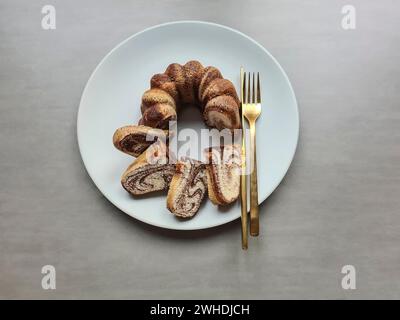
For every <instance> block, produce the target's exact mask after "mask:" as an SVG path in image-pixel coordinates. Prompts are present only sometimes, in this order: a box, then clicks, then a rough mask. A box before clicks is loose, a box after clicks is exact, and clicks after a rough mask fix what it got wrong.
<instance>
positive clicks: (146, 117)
mask: <svg viewBox="0 0 400 320" xmlns="http://www.w3.org/2000/svg"><path fill="white" fill-rule="evenodd" d="M150 86H151V89H149V90H147V91H146V92H145V93H144V94H143V97H142V105H141V112H142V118H141V119H140V121H139V124H142V125H146V126H149V127H153V128H158V129H167V128H168V122H169V121H171V120H176V119H177V107H178V106H182V105H187V104H192V105H197V106H199V107H200V108H201V110H202V113H203V118H204V121H205V123H206V124H207V125H208V126H210V127H215V128H217V129H218V130H222V129H225V128H227V129H238V128H240V127H241V125H240V117H239V107H240V102H239V99H238V96H237V93H236V90H235V87H234V85H233V84H232V82H230V81H229V80H227V79H224V78H223V77H222V74H221V72H220V71H219V70H218V69H217V68H215V67H211V66H210V67H206V68H204V67H203V66H202V65H201V63H200V62H198V61H189V62H187V63H186V64H185V65H183V66H182V65H180V64H178V63H173V64H170V65H169V66H168V67H167V69H166V70H165V72H164V73H161V74H156V75H154V76H153V77H152V78H151V81H150Z"/></svg>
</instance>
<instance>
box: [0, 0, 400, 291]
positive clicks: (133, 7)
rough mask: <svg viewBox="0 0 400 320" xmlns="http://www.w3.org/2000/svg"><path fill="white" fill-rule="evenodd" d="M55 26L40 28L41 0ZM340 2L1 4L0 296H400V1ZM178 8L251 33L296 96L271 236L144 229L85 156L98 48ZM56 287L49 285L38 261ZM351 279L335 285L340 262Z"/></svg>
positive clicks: (271, 206) (269, 208) (272, 201)
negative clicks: (53, 275)
mask: <svg viewBox="0 0 400 320" xmlns="http://www.w3.org/2000/svg"><path fill="white" fill-rule="evenodd" d="M48 3H51V4H53V5H55V7H56V10H57V30H55V31H44V30H42V29H41V25H40V21H41V17H42V15H41V13H40V11H41V7H42V6H43V5H45V4H48ZM347 3H348V2H347V1H339V0H338V1H332V0H313V1H311V0H307V1H306V0H304V1H294V0H293V1H289V0H284V1H282V0H279V1H216V0H213V1H189V0H185V1H176V0H175V1H173V0H169V1H148V0H146V1H122V0H119V1H115V0H113V1H111V0H109V1H94V0H93V1H55V0H52V1H28V0H25V1H15V0H12V1H11V0H2V1H1V2H0V71H1V72H0V154H1V159H0V297H1V298H40V299H41V298H51V299H56V298H68V299H70V298H141V299H146V298H172V299H175V298H305V299H309V298H332V299H349V298H400V277H399V273H400V250H399V245H400V215H399V208H400V177H399V173H400V161H399V160H400V148H399V139H400V106H399V102H400V86H399V85H400V80H399V78H400V77H399V71H400V64H399V58H400V54H399V51H400V41H399V40H400V39H399V34H400V33H399V29H400V19H399V12H400V4H399V3H398V1H395V0H393V1H390V0H384V1H372V0H370V1H365V0H363V1H361V0H351V1H349V3H351V4H353V5H355V6H356V8H357V29H356V30H353V31H344V30H343V29H342V28H341V25H340V21H341V18H342V15H341V7H342V5H344V4H347ZM182 19H196V20H206V21H212V22H217V23H221V24H225V25H228V26H230V27H233V28H236V29H238V30H241V31H242V32H244V33H247V34H248V35H250V36H251V37H253V38H254V39H256V40H257V41H259V42H260V43H261V44H263V45H264V46H265V47H266V48H267V49H268V50H269V51H270V52H271V53H272V54H273V55H274V56H275V57H276V58H277V59H278V61H279V62H280V63H281V64H282V66H283V67H284V69H285V70H286V71H287V74H288V75H289V78H290V79H291V81H292V84H293V87H294V90H295V92H296V95H297V99H298V102H299V109H300V118H301V134H300V141H299V147H298V150H297V153H296V156H295V159H294V162H293V164H292V166H291V168H290V170H289V172H288V174H287V176H286V178H285V180H284V181H283V182H282V184H281V185H280V187H279V188H278V189H277V190H276V191H275V192H274V194H273V195H272V196H271V197H270V198H269V199H268V200H267V201H266V202H265V203H264V204H263V206H262V210H261V211H262V215H261V224H262V234H261V236H260V237H259V238H258V239H251V241H250V249H249V250H248V252H243V251H242V250H241V249H240V224H239V221H235V222H233V223H230V224H228V225H226V226H223V227H219V228H215V229H212V230H206V231H198V232H172V231H168V230H161V229H158V228H154V227H151V226H147V225H145V224H143V223H141V222H138V221H136V220H134V219H132V218H130V217H128V216H127V215H125V214H124V213H122V212H120V211H119V210H118V209H116V208H115V207H113V206H112V205H111V204H110V203H109V202H108V201H107V200H106V199H105V198H104V197H103V196H102V195H101V194H100V192H99V191H98V190H97V189H96V187H95V186H94V184H93V183H92V182H91V180H90V178H89V177H88V175H87V173H86V171H85V169H84V167H83V164H82V162H81V159H80V155H79V151H78V145H77V141H76V116H77V110H78V105H79V100H80V96H81V93H82V90H83V87H84V85H85V83H86V81H87V79H88V77H89V75H90V74H91V72H92V71H93V69H94V68H95V66H96V65H97V63H98V62H99V61H100V60H101V58H102V57H103V56H104V55H105V54H106V53H107V52H108V51H109V50H110V49H112V48H113V47H114V46H115V45H116V44H118V43H119V42H120V41H122V40H124V39H125V38H127V37H128V36H130V35H132V34H133V33H135V32H137V31H140V30H142V29H143V28H146V27H149V26H151V25H154V24H158V23H162V22H167V21H172V20H182ZM45 264H52V265H54V266H55V267H56V269H57V289H56V290H54V291H44V290H42V288H41V285H40V283H41V277H42V275H41V273H40V271H41V267H42V266H43V265H45ZM345 264H352V265H354V266H355V267H356V268H357V290H353V291H344V290H343V289H341V286H340V281H341V277H342V275H341V273H340V270H341V267H342V266H343V265H345Z"/></svg>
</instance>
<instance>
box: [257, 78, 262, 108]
mask: <svg viewBox="0 0 400 320" xmlns="http://www.w3.org/2000/svg"><path fill="white" fill-rule="evenodd" d="M257 103H261V88H260V73H259V72H257Z"/></svg>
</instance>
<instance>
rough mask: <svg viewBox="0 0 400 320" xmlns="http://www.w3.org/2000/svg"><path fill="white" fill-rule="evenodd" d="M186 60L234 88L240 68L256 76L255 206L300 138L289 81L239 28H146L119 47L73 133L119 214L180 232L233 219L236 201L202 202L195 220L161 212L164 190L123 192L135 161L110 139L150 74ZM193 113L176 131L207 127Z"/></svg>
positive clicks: (133, 111) (94, 81) (99, 74)
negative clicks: (214, 69)
mask: <svg viewBox="0 0 400 320" xmlns="http://www.w3.org/2000/svg"><path fill="white" fill-rule="evenodd" d="M189 60H198V61H200V62H201V63H202V64H203V65H204V66H208V65H211V66H215V67H217V68H218V69H220V71H221V72H222V74H223V75H224V77H225V78H227V79H230V80H231V81H232V82H233V83H234V84H235V86H236V89H237V90H238V89H239V80H240V76H239V71H240V66H243V67H244V69H245V71H257V72H260V75H261V92H262V113H261V116H260V118H259V119H258V121H257V161H258V187H259V192H258V194H259V201H260V203H261V202H262V201H264V200H265V199H266V198H267V197H268V196H269V195H270V194H271V193H272V191H273V190H274V189H275V188H276V187H277V186H278V184H279V183H280V181H281V180H282V179H283V177H284V175H285V174H286V171H287V170H288V168H289V165H290V163H291V161H292V159H293V156H294V153H295V150H296V146H297V140H298V134H299V116H298V109H297V103H296V98H295V95H294V92H293V89H292V86H291V85H290V82H289V79H288V77H287V76H286V74H285V72H284V71H283V69H282V67H281V66H280V65H279V64H278V62H277V61H276V60H275V59H274V58H273V57H272V56H271V54H270V53H269V52H268V51H267V50H266V49H264V48H263V47H262V46H261V45H260V44H258V43H257V42H256V41H254V40H253V39H251V38H250V37H248V36H246V35H244V34H243V33H241V32H239V31H236V30H234V29H231V28H228V27H225V26H221V25H217V24H214V23H208V22H200V21H179V22H172V23H167V24H162V25H158V26H155V27H151V28H149V29H146V30H144V31H141V32H139V33H137V34H135V35H133V36H131V37H130V38H128V39H127V40H125V41H123V42H122V43H120V44H119V45H117V46H116V47H115V48H114V49H113V50H111V52H110V53H108V54H107V55H106V56H105V58H104V59H103V60H102V61H101V62H100V64H99V65H98V66H97V68H96V69H95V71H94V72H93V74H92V75H91V77H90V79H89V81H88V83H87V84H86V87H85V89H84V91H83V94H82V98H81V102H80V106H79V112H78V125H77V131H78V132H77V134H78V143H79V149H80V152H81V156H82V159H83V162H84V164H85V167H86V169H87V171H88V173H89V175H90V177H91V178H92V180H93V182H94V183H95V184H96V186H97V187H98V188H99V190H100V191H101V192H102V193H103V194H104V196H105V197H106V198H107V199H108V200H110V201H111V202H112V203H113V204H114V205H115V206H117V207H118V208H119V209H121V210H122V211H124V212H126V213H127V214H129V215H130V216H132V217H134V218H136V219H139V220H141V221H143V222H146V223H149V224H152V225H155V226H159V227H164V228H169V229H181V230H195V229H204V228H209V227H214V226H218V225H222V224H224V223H227V222H230V221H232V220H234V219H237V218H238V217H240V202H239V201H237V202H236V203H235V204H233V205H231V206H229V207H223V208H218V207H217V206H214V205H213V204H212V203H211V201H210V200H208V199H205V200H204V201H203V204H202V206H201V208H200V210H199V212H198V213H197V214H196V216H195V217H193V218H192V219H189V220H184V221H182V220H181V219H177V218H175V217H174V216H173V215H172V214H171V213H170V212H169V211H168V209H167V208H166V193H157V194H154V195H152V194H148V195H145V196H143V197H135V198H133V197H132V196H131V195H129V194H128V193H127V192H126V191H125V190H124V189H123V188H122V186H121V183H120V177H121V175H122V173H123V172H124V171H125V169H126V168H127V167H128V165H129V164H130V163H132V162H133V160H134V158H133V157H130V156H128V155H126V154H124V153H122V152H120V151H118V150H117V149H115V148H114V146H113V143H112V136H113V133H114V131H115V130H116V129H117V128H119V127H121V126H124V125H128V124H136V123H137V121H138V120H139V118H140V116H141V114H140V101H141V96H142V94H143V92H144V91H145V90H147V89H148V88H149V83H150V78H151V77H152V75H153V74H156V73H162V72H164V70H165V68H166V67H167V66H168V65H169V64H170V63H173V62H178V63H181V64H184V63H186V62H187V61H189ZM238 92H239V90H238ZM194 110H195V109H193V110H192V111H186V112H185V111H182V113H183V114H182V113H181V114H180V115H179V116H180V119H179V121H180V122H179V128H180V129H182V128H185V127H191V128H194V129H195V130H199V129H200V128H203V127H204V124H203V121H202V118H201V114H200V112H198V111H194ZM196 112H197V113H198V114H197V113H196Z"/></svg>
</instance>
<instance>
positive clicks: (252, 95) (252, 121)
mask: <svg viewBox="0 0 400 320" xmlns="http://www.w3.org/2000/svg"><path fill="white" fill-rule="evenodd" d="M250 83H251V81H250V73H249V74H248V83H246V73H245V74H244V89H243V92H244V103H243V104H242V108H243V115H244V116H245V117H246V119H247V121H248V122H249V126H250V170H251V175H250V234H251V235H252V236H258V234H259V231H260V223H259V214H258V185H257V156H256V155H257V152H256V120H257V118H258V117H259V115H260V114H261V91H260V74H259V73H258V72H257V90H256V88H255V75H254V73H253V81H252V86H251V85H250ZM246 87H247V94H246ZM250 87H252V89H250Z"/></svg>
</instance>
